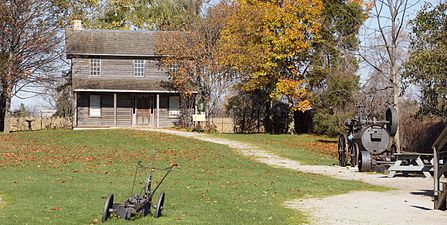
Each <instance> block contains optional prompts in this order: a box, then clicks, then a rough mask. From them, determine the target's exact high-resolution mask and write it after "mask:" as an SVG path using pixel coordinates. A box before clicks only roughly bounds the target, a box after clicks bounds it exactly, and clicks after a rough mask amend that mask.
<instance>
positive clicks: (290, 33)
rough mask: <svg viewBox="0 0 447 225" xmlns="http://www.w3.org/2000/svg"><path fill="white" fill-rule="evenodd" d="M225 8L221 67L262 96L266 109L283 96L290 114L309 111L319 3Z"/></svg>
mask: <svg viewBox="0 0 447 225" xmlns="http://www.w3.org/2000/svg"><path fill="white" fill-rule="evenodd" d="M231 7H232V14H231V16H230V17H229V18H228V20H227V21H226V23H225V27H224V29H223V31H222V38H221V40H220V49H221V50H220V51H222V52H225V53H226V54H223V55H222V57H221V60H220V61H221V63H223V64H224V65H227V66H229V67H231V68H232V69H234V70H236V71H237V72H238V73H239V74H241V75H242V79H241V87H242V89H243V90H245V91H255V90H263V91H265V92H267V93H268V95H267V96H269V97H268V99H267V100H266V108H269V107H270V105H271V101H272V100H274V99H277V98H279V97H286V99H287V101H288V104H289V111H290V113H291V114H292V113H293V112H294V111H296V110H301V111H305V110H307V109H309V108H310V107H311V102H310V99H311V98H310V97H311V92H310V90H309V85H308V80H309V71H310V69H311V68H309V65H310V64H309V59H310V57H311V54H312V46H313V45H315V44H316V43H318V42H319V41H320V34H319V32H320V29H321V27H320V24H321V23H320V22H321V12H322V11H323V2H322V1H321V0H313V1H309V0H291V1H281V0H270V1H261V0H237V1H235V2H233V3H232V5H231ZM266 112H267V117H266V120H271V118H270V117H271V115H269V113H268V112H269V110H266ZM290 118H293V117H292V116H291V117H290ZM291 120H292V121H289V122H292V123H293V119H291ZM265 124H268V122H265ZM290 128H292V127H290Z"/></svg>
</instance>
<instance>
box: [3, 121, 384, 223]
mask: <svg viewBox="0 0 447 225" xmlns="http://www.w3.org/2000/svg"><path fill="white" fill-rule="evenodd" d="M154 148H157V149H159V152H158V153H159V154H158V156H159V157H158V158H159V161H158V163H159V164H158V165H159V166H160V167H165V166H167V165H169V164H171V163H178V164H179V166H178V168H175V170H174V171H173V172H172V174H171V176H170V177H168V178H167V180H166V182H165V183H163V185H162V187H161V190H163V191H165V192H166V202H165V211H164V216H163V217H161V218H157V219H154V218H152V217H145V218H140V219H137V220H135V221H133V222H127V221H122V220H119V219H116V218H112V219H111V220H110V221H107V224H174V223H175V224H300V223H303V222H306V217H305V215H303V214H302V213H300V212H298V211H295V210H291V209H286V208H284V207H283V206H282V203H283V202H284V201H286V200H292V199H296V198H309V197H323V196H328V195H334V194H340V193H345V192H348V191H352V190H384V189H383V188H380V187H375V186H371V185H367V184H364V183H361V182H354V181H342V180H336V179H333V178H329V177H325V176H319V175H310V174H303V173H299V172H296V171H292V170H287V169H278V168H271V167H269V166H267V165H264V164H260V163H256V162H253V161H250V160H249V159H247V158H244V157H242V156H239V155H237V153H235V152H234V151H232V150H231V149H230V148H228V147H225V146H223V145H217V144H212V143H207V142H201V141H197V140H190V139H185V138H180V137H174V136H170V135H167V134H160V133H150V132H143V131H129V130H94V131H40V132H16V133H12V134H1V135H0V195H1V196H2V198H3V201H4V203H3V207H0V223H1V224H95V223H98V222H100V220H101V214H102V209H103V206H104V201H105V197H106V196H107V195H108V194H109V193H114V194H115V201H119V202H120V201H124V200H125V199H126V198H127V197H128V196H129V194H130V189H131V182H132V178H133V177H132V174H133V172H134V169H135V163H136V161H138V160H147V159H148V158H149V157H150V153H151V151H152V149H154ZM142 178H144V176H142ZM138 187H142V184H138ZM331 207H333V206H331Z"/></svg>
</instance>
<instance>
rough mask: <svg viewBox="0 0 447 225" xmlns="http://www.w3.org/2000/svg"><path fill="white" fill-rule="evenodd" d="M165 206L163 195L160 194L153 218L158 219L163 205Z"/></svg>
mask: <svg viewBox="0 0 447 225" xmlns="http://www.w3.org/2000/svg"><path fill="white" fill-rule="evenodd" d="M164 204H165V193H164V192H161V193H160V197H159V198H158V201H157V208H156V209H155V214H154V216H155V217H160V216H161V213H162V212H163V205H164Z"/></svg>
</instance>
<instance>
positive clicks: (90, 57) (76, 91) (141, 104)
mask: <svg viewBox="0 0 447 225" xmlns="http://www.w3.org/2000/svg"><path fill="white" fill-rule="evenodd" d="M161 34H162V33H161V32H160V31H121V30H120V31H118V30H84V29H79V27H78V29H77V28H76V26H75V28H73V29H67V30H66V55H67V58H68V59H71V68H72V85H73V86H72V87H73V96H74V98H75V99H76V100H75V112H74V115H73V118H74V119H73V127H75V128H79V127H134V126H137V127H140V126H143V127H154V128H157V127H170V126H173V124H174V123H175V122H176V121H177V119H178V116H179V105H180V98H179V95H178V93H177V92H176V91H173V90H169V89H167V88H165V87H164V85H163V83H164V81H167V80H168V76H169V70H170V69H171V70H172V69H175V68H165V67H163V66H162V65H161V64H160V58H161V57H163V56H162V55H160V54H157V41H159V39H160V35H161ZM67 97H68V96H67Z"/></svg>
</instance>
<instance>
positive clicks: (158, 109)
mask: <svg viewBox="0 0 447 225" xmlns="http://www.w3.org/2000/svg"><path fill="white" fill-rule="evenodd" d="M158 127H160V94H157V128H158Z"/></svg>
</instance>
